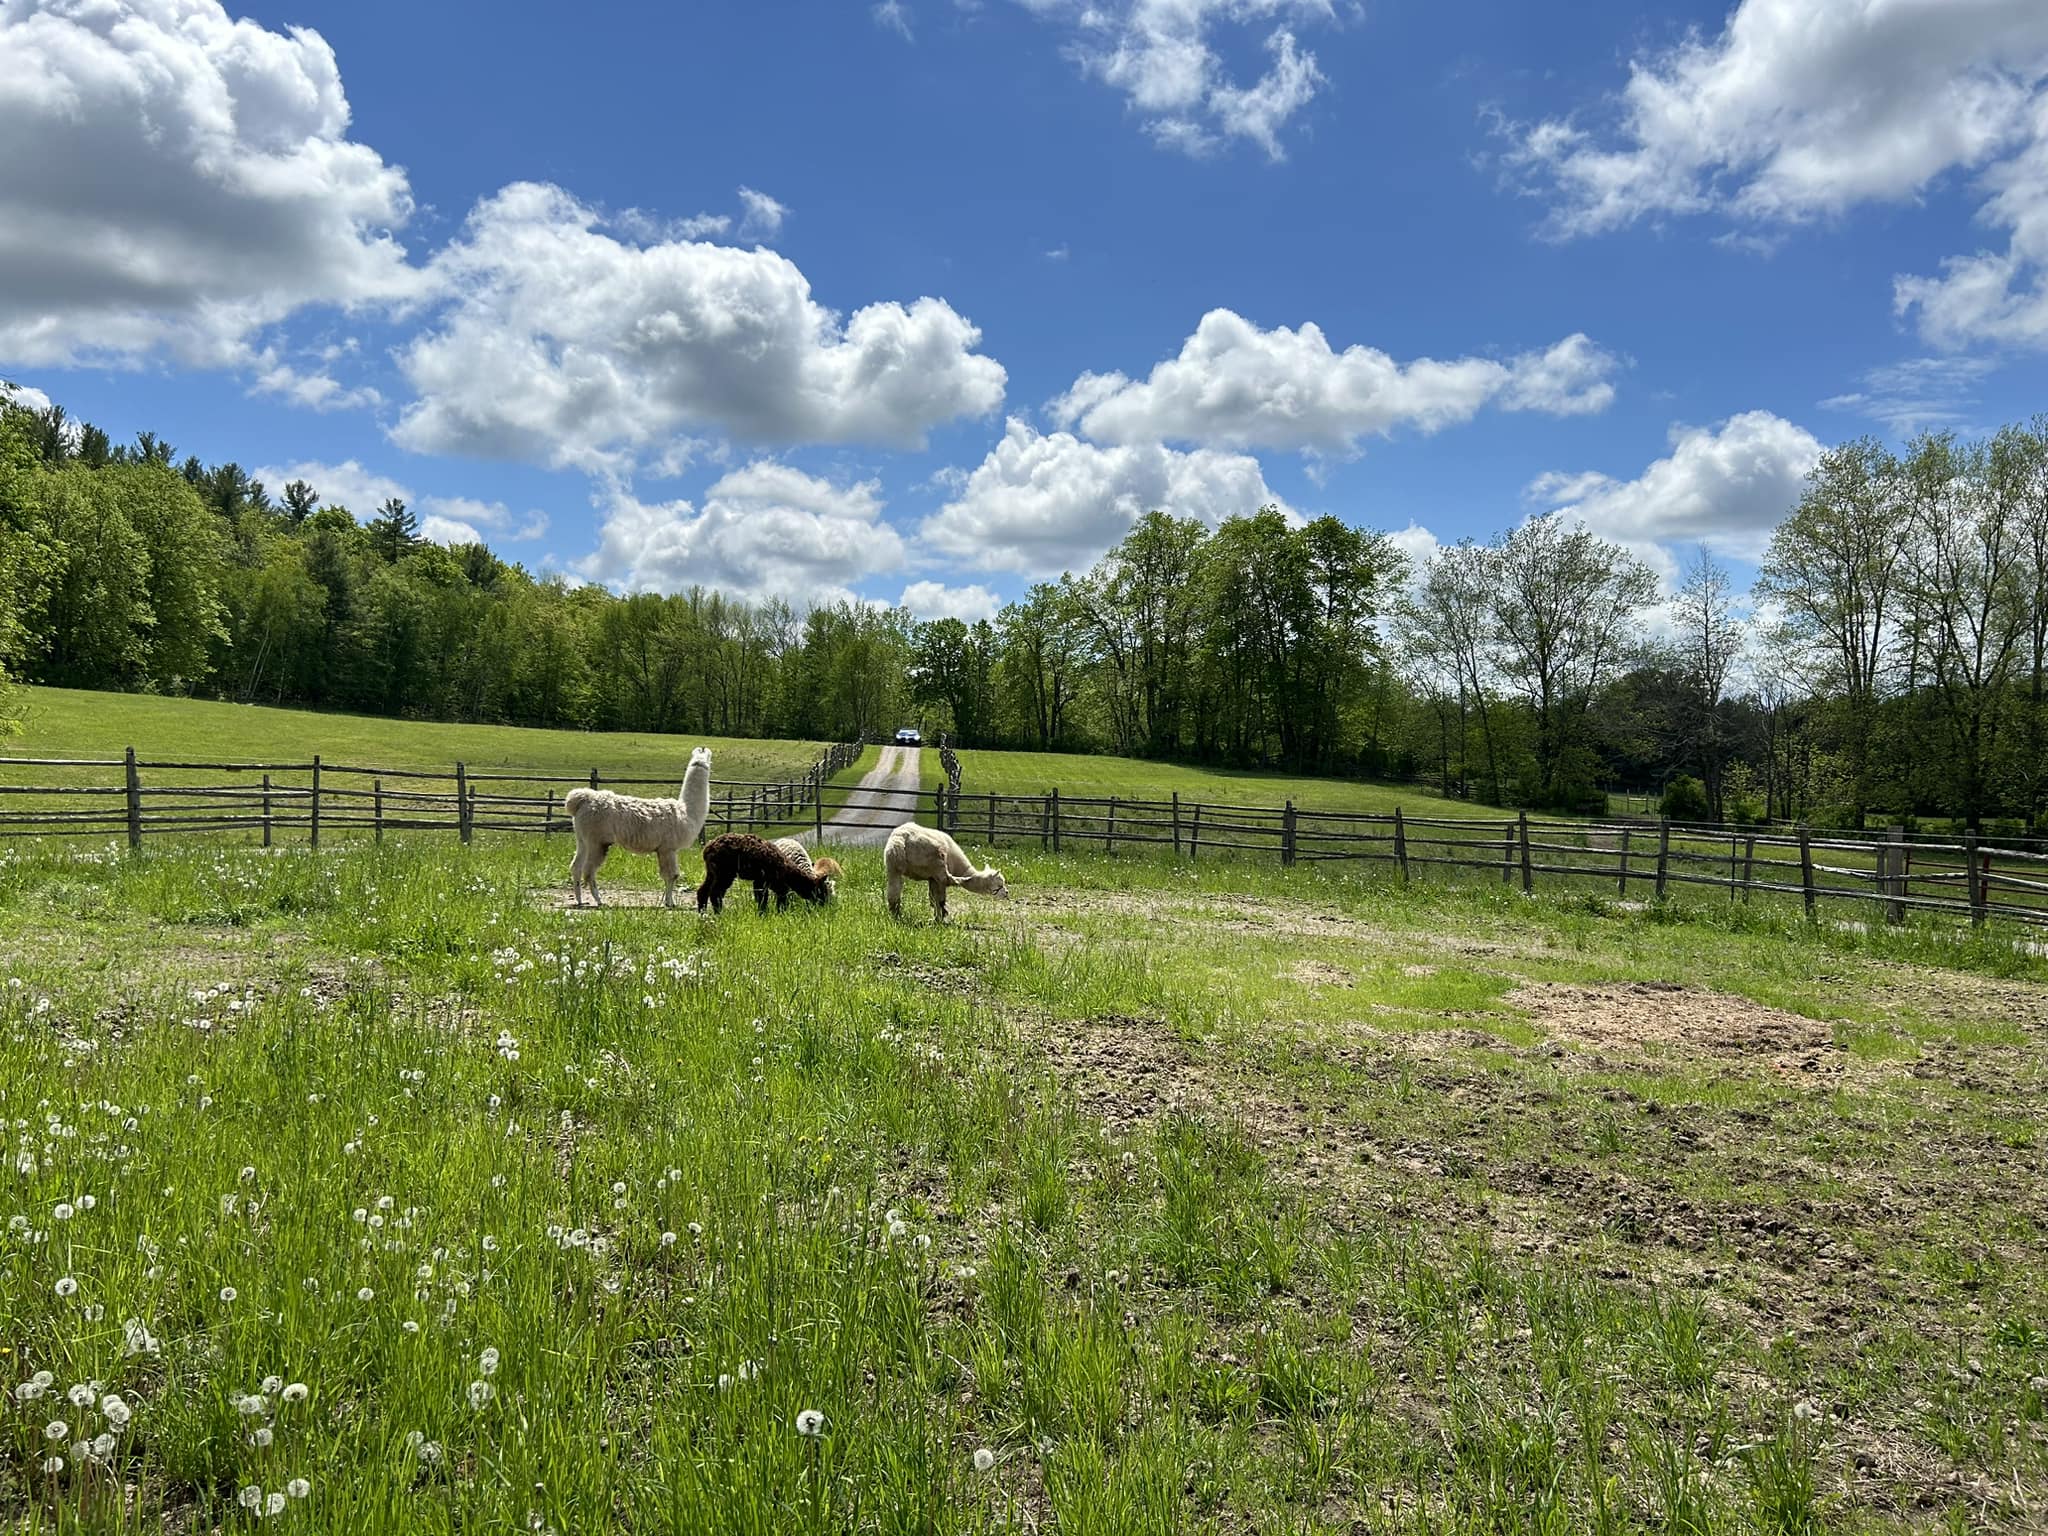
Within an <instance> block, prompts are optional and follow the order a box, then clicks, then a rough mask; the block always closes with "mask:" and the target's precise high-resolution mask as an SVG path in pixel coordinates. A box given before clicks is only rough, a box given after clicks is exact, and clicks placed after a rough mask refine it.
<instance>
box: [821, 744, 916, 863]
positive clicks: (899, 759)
mask: <svg viewBox="0 0 2048 1536" xmlns="http://www.w3.org/2000/svg"><path fill="white" fill-rule="evenodd" d="M919 751H920V749H919V748H917V747H884V748H882V755H881V757H880V759H879V760H878V761H877V762H876V763H875V766H874V767H873V768H871V769H869V770H868V773H867V775H866V777H864V778H863V779H862V780H861V781H860V784H859V786H858V787H856V788H854V789H852V790H850V791H848V793H847V796H846V804H845V805H843V806H841V807H840V808H839V810H837V811H836V812H834V813H833V815H832V818H831V820H829V821H827V822H826V823H825V841H826V842H828V843H842V844H846V845H848V846H852V847H871V848H878V847H880V846H881V845H882V844H883V843H885V842H887V841H888V840H889V834H890V833H891V832H892V831H894V830H895V829H896V828H897V827H899V826H901V825H902V824H903V823H904V822H906V821H915V820H916V819H917V800H916V794H917V785H918V754H919ZM806 840H808V838H807V839H806Z"/></svg>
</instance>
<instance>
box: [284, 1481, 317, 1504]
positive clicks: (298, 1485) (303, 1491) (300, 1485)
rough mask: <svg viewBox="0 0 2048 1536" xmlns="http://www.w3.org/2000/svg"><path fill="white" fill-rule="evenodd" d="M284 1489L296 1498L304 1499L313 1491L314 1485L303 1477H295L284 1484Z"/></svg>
mask: <svg viewBox="0 0 2048 1536" xmlns="http://www.w3.org/2000/svg"><path fill="white" fill-rule="evenodd" d="M284 1491H285V1492H286V1493H288V1494H290V1495H291V1496H292V1497H293V1498H295V1499H303V1498H304V1497H305V1496H306V1495H307V1494H309V1493H311V1492H312V1491H313V1485H312V1484H311V1483H309V1482H307V1481H306V1480H305V1479H304V1478H303V1477H295V1478H293V1479H292V1480H291V1481H290V1482H288V1483H286V1484H285V1485H284Z"/></svg>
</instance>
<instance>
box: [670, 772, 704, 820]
mask: <svg viewBox="0 0 2048 1536" xmlns="http://www.w3.org/2000/svg"><path fill="white" fill-rule="evenodd" d="M676 798H678V799H679V800H681V801H682V802H683V809H684V811H686V812H687V813H688V814H689V815H690V816H692V817H694V818H695V819H696V820H697V822H698V823H699V824H700V825H701V824H702V823H703V822H704V820H705V819H706V818H708V817H709V816H710V814H711V770H710V769H709V768H706V767H704V766H702V765H701V764H698V763H692V764H691V765H690V769H689V772H687V773H685V774H684V775H683V788H682V793H681V794H680V795H678V796H677V797H676Z"/></svg>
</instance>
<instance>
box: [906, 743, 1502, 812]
mask: <svg viewBox="0 0 2048 1536" xmlns="http://www.w3.org/2000/svg"><path fill="white" fill-rule="evenodd" d="M944 779H945V775H944V773H943V771H942V770H941V769H940V767H939V756H938V753H937V752H927V753H925V754H924V784H925V788H927V789H930V788H933V787H934V786H936V785H937V784H940V783H943V782H944ZM960 787H961V791H962V793H964V794H968V795H986V794H989V793H995V794H998V795H1042V794H1044V793H1045V792H1046V791H1047V790H1049V789H1053V788H1057V789H1058V790H1059V792H1060V794H1061V795H1062V796H1064V797H1067V798H1070V799H1071V798H1076V797H1086V798H1093V799H1107V798H1108V797H1110V796H1111V795H1115V796H1117V797H1119V798H1123V799H1133V800H1165V799H1167V798H1168V797H1169V796H1171V795H1173V794H1174V793H1175V792H1178V793H1179V795H1180V797H1181V799H1183V800H1190V801H1192V800H1200V801H1205V802H1208V803H1210V804H1215V805H1253V806H1278V805H1284V804H1286V803H1287V802H1288V801H1289V800H1292V801H1294V803H1295V804H1296V805H1297V806H1301V807H1304V808H1311V809H1314V810H1319V811H1352V812H1364V813H1371V814H1380V815H1388V814H1391V813H1392V811H1393V809H1394V807H1395V806H1397V805H1398V806H1400V807H1401V809H1402V810H1403V811H1404V812H1408V813H1410V814H1412V815H1416V816H1481V815H1487V814H1498V813H1497V812H1495V813H1490V812H1489V811H1488V809H1487V808H1486V807H1484V806H1475V805H1472V804H1470V803H1469V802H1467V801H1463V800H1445V799H1441V798H1439V797H1438V796H1435V795H1431V794H1429V793H1428V792H1427V791H1425V790H1421V789H1418V788H1416V787H1415V786H1413V785H1405V784H1369V783H1366V782H1364V781H1362V780H1358V779H1316V778H1290V777H1288V776H1286V775H1283V774H1272V773H1252V772H1233V771H1231V770H1229V769H1220V768H1186V767H1182V766H1180V765H1178V764H1174V763H1152V762H1143V761H1140V760H1138V759H1136V758H1126V757H1097V756H1093V755H1090V754H1088V753H1081V752H980V751H971V752H962V753H961V754H960Z"/></svg>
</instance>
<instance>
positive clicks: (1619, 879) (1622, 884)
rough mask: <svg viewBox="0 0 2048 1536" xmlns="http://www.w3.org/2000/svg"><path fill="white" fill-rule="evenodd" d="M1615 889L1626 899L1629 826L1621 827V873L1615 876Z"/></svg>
mask: <svg viewBox="0 0 2048 1536" xmlns="http://www.w3.org/2000/svg"><path fill="white" fill-rule="evenodd" d="M1614 889H1615V891H1616V892H1617V893H1618V894H1619V895H1620V896H1621V897H1622V898H1623V899H1624V900H1626V899H1627V897H1628V828H1627V827H1623V828H1622V829H1621V873H1620V874H1619V875H1617V876H1616V877H1615V883H1614Z"/></svg>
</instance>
